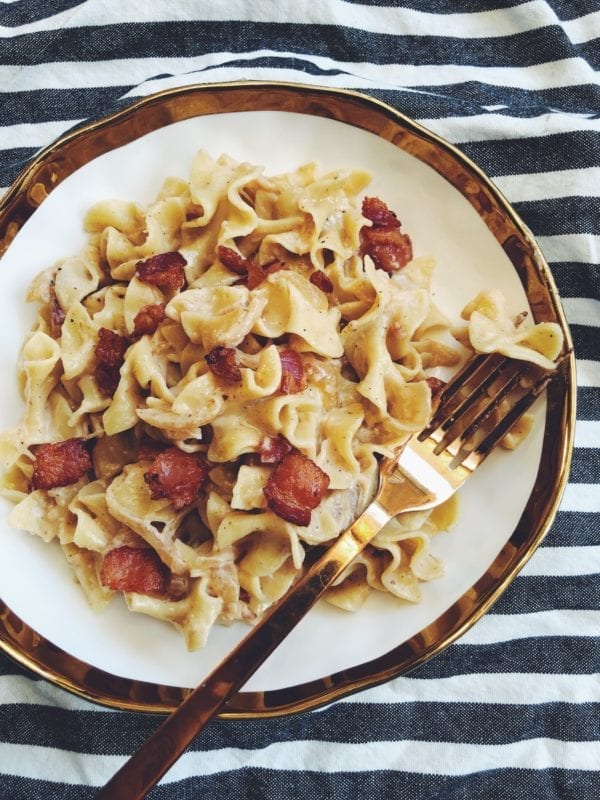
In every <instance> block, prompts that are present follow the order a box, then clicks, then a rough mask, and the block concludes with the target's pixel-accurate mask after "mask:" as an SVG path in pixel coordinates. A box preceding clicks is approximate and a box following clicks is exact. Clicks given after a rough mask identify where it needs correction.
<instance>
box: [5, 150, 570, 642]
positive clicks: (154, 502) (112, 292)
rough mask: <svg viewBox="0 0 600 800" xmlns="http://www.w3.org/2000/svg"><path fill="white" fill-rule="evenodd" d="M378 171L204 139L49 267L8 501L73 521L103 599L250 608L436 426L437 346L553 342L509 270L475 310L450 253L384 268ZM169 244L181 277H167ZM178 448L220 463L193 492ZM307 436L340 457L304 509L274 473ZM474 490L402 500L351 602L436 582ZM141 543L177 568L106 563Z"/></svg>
mask: <svg viewBox="0 0 600 800" xmlns="http://www.w3.org/2000/svg"><path fill="white" fill-rule="evenodd" d="M369 180H370V176H369V175H368V174H367V173H365V172H363V171H360V170H354V169H347V170H339V171H335V172H330V173H327V174H320V173H319V170H318V167H317V165H315V164H312V163H311V164H305V165H302V166H300V167H299V168H298V169H296V170H295V171H292V172H289V173H286V174H282V175H277V176H273V177H268V176H266V175H265V174H264V170H263V169H262V168H260V167H258V166H255V165H252V164H249V163H238V162H236V161H234V160H233V159H231V158H230V157H228V156H225V155H222V156H220V157H219V158H217V159H216V160H215V159H213V158H212V157H211V156H210V155H209V154H208V153H206V152H204V151H200V152H198V153H197V155H196V156H195V158H194V160H193V163H192V166H191V174H190V177H189V180H183V179H179V178H168V179H167V180H166V181H165V182H164V184H163V186H162V188H161V190H160V193H159V194H158V196H157V197H156V199H155V200H154V202H152V203H151V204H150V205H149V206H148V207H147V208H142V207H140V206H139V205H138V204H136V203H133V202H125V201H122V200H107V201H103V202H100V203H98V204H96V205H94V206H93V207H92V208H91V209H90V210H89V211H88V213H87V215H86V217H85V228H86V230H87V232H88V233H89V237H88V240H87V244H86V246H85V247H84V249H83V251H82V252H81V253H80V254H79V255H77V256H74V257H70V258H67V259H66V260H64V261H62V262H61V263H59V264H55V265H53V266H51V267H50V268H49V269H47V270H45V271H44V272H43V273H42V274H40V275H39V276H38V277H37V278H36V279H35V280H34V281H33V283H32V285H31V288H30V290H29V294H28V298H27V299H28V300H29V301H32V302H35V303H36V304H37V307H38V309H39V311H38V314H37V320H36V323H35V326H34V328H33V330H32V331H31V332H30V333H29V334H28V336H27V337H26V340H25V342H24V344H23V346H22V349H21V354H20V360H19V365H18V380H19V385H20V387H21V389H22V394H23V398H24V402H25V410H24V416H23V418H22V421H21V422H20V423H19V424H18V426H17V427H16V428H15V429H13V430H11V431H7V432H5V433H4V434H3V435H2V438H1V441H0V446H1V452H2V456H3V461H4V474H3V477H2V480H1V490H2V493H3V494H4V496H6V497H8V498H9V499H10V500H11V501H12V502H13V503H14V504H15V505H14V508H13V509H12V511H11V513H10V517H9V522H10V524H11V525H12V526H14V527H16V528H20V529H23V530H25V531H29V532H30V533H32V534H35V535H37V536H40V537H41V538H42V539H43V540H44V541H46V542H50V541H51V540H53V541H55V542H57V543H58V545H59V546H60V547H61V548H62V550H63V552H64V555H65V558H66V560H67V561H68V563H69V564H70V566H71V567H72V569H73V571H74V574H75V576H76V578H77V580H78V581H79V583H80V584H81V586H82V588H83V590H84V592H85V594H86V596H87V598H88V600H89V602H90V603H91V605H92V606H93V607H94V608H96V609H101V608H102V607H104V606H105V604H107V603H108V602H109V601H110V600H111V598H112V597H113V596H114V595H115V594H122V596H123V597H124V599H125V602H126V603H127V606H128V608H129V609H130V610H131V611H137V612H142V613H144V614H149V615H151V616H153V617H156V618H159V619H161V620H167V621H169V622H171V623H172V624H173V625H175V626H176V627H177V628H178V629H179V630H180V631H181V632H182V633H183V635H184V637H185V642H186V644H187V647H188V648H189V649H190V650H194V649H197V648H200V647H202V646H203V645H204V643H205V642H206V639H207V636H208V634H209V632H210V629H211V627H212V626H213V624H214V623H216V622H218V623H231V622H233V621H235V620H245V621H247V622H252V621H253V620H255V619H257V618H258V617H260V615H261V614H262V613H263V612H264V611H265V609H267V608H268V607H269V606H270V605H271V604H272V603H273V602H275V601H276V600H277V599H278V598H279V597H280V596H281V595H282V594H283V593H284V592H285V591H286V590H287V589H288V587H289V586H290V585H291V584H292V583H293V582H294V580H295V578H296V577H297V576H298V575H299V574H300V572H301V570H302V567H303V562H304V559H305V555H306V552H307V550H308V549H310V548H314V547H316V546H319V545H326V544H328V543H331V541H332V540H334V539H335V538H336V537H337V536H338V535H339V533H340V532H341V531H342V530H344V529H345V528H346V527H348V525H349V524H350V523H351V522H352V521H353V519H354V518H355V517H356V516H357V515H358V513H359V512H360V511H361V510H362V508H363V507H364V506H365V505H366V503H367V502H368V500H369V499H370V497H371V496H372V493H373V491H374V487H375V485H376V480H377V471H378V459H379V458H380V457H381V456H386V455H390V454H392V453H393V451H394V450H395V449H396V448H398V447H399V446H401V445H402V443H403V442H404V441H405V440H406V438H407V437H408V436H410V435H411V434H413V433H414V432H417V431H419V430H421V429H422V428H423V427H425V426H426V424H427V422H428V420H429V418H430V415H431V408H432V394H433V387H434V385H435V382H434V381H432V380H431V376H432V375H435V374H436V370H443V369H447V368H453V367H455V366H456V365H458V364H459V362H461V361H462V360H463V359H464V357H465V354H466V353H467V352H468V351H472V350H476V351H481V352H490V351H499V352H504V353H506V354H508V355H512V356H515V357H519V358H526V359H528V360H531V361H535V362H536V363H538V364H540V365H541V366H545V367H550V368H551V367H552V366H553V364H552V362H553V360H554V359H555V358H556V356H557V354H558V352H559V351H560V349H561V346H562V333H561V330H560V328H559V327H558V326H557V325H555V324H554V323H540V324H538V325H533V324H531V323H528V322H527V321H526V322H525V323H523V322H521V321H520V320H519V321H518V322H515V321H514V320H513V319H512V318H510V317H509V315H508V314H507V312H506V310H505V305H504V300H503V298H502V297H501V295H499V294H498V293H497V292H496V291H493V290H492V291H490V292H485V293H483V294H481V295H479V296H478V297H477V298H475V299H474V301H473V302H472V303H471V304H470V305H469V306H468V307H467V308H466V309H465V310H464V312H463V319H464V326H463V327H462V328H460V329H458V330H457V329H456V328H455V327H453V325H452V324H451V323H450V321H449V320H447V319H446V318H445V317H444V316H443V315H442V314H441V313H440V311H439V310H438V309H437V308H436V306H435V305H434V303H433V302H432V297H431V291H430V282H431V277H432V272H433V269H434V263H433V260H432V259H430V258H427V257H422V256H417V257H412V253H409V255H408V260H407V262H406V263H405V264H403V265H402V267H401V268H398V269H396V268H394V269H390V270H389V271H388V270H387V269H386V268H385V267H384V268H380V266H381V265H380V264H378V263H377V250H376V248H375V250H373V252H372V253H371V254H369V251H368V249H367V251H365V245H364V242H365V239H364V237H365V229H369V228H374V227H377V224H378V222H377V220H376V219H370V218H369V217H368V216H365V214H364V213H363V210H364V206H361V200H360V198H361V197H362V196H363V193H364V190H365V188H366V187H367V185H368V183H369ZM392 218H393V215H392V217H390V216H389V215H388V218H387V225H388V228H387V229H388V230H389V227H390V219H392ZM394 225H395V230H396V231H399V224H398V225H396V224H395V223H393V222H392V225H391V227H394ZM384 227H385V225H384ZM384 239H385V237H384ZM384 244H385V242H384ZM384 250H385V247H384ZM164 254H168V256H169V257H168V258H167V262H168V263H167V270H166V271H167V272H168V271H169V269H171V266H172V265H177V266H178V267H179V268H180V269H181V270H182V275H183V279H182V281H180V285H175V284H173V283H172V282H169V281H167V280H162V279H161V274H162V273H161V269H162V266H161V265H162V264H163V262H162V261H160V258H159V260H158V261H156V258H155V257H157V256H158V257H161V256H163V255H164ZM153 259H154V260H153ZM163 261H164V259H163ZM144 262H145V263H146V264H150V265H154V266H156V265H158V266H157V269H158V272H157V273H156V274H158V279H156V280H153V279H152V275H151V272H152V270H146V272H144V270H142V269H141V268H140V266H139V265H140V263H142V264H143V263H144ZM315 276H316V277H315ZM154 277H155V278H156V275H155V276H154ZM163 277H164V276H163ZM518 323H519V324H518ZM111 337H112V338H111ZM105 345H107V346H108V356H107V355H106V353H105V350H106V347H105ZM115 345H116V350H115ZM290 353H292V356H290ZM111 375H112V378H111ZM290 375H291V378H290ZM107 376H108V379H107ZM113 379H114V380H113ZM111 380H112V383H113V385H112V386H108V387H107V384H110V383H111ZM525 431H526V424H525V423H523V424H522V425H521V427H520V428H519V429H518V430H516V431H513V433H512V434H511V436H512V441H509V444H514V443H515V442H516V441H517V440H518V439H519V438H521V437H522V436H523V435H524V434H525ZM71 440H77V441H79V442H82V443H83V447H84V448H85V453H88V454H89V459H90V461H89V463H87V462H86V461H85V458H87V455H85V454H84V461H83V467H82V474H78V473H74V476H73V475H72V476H71V477H70V478H65V479H64V480H61V478H60V476H59V478H58V479H54V477H53V476H51V477H50V478H48V477H47V476H46V477H45V478H44V480H42V479H40V478H39V476H37V475H36V461H37V460H39V464H38V469H39V470H42V468H43V463H42V461H43V459H42V455H43V454H44V450H43V448H45V447H47V445H49V444H52V443H54V444H56V443H61V442H68V441H71ZM281 445H283V450H281V452H279V450H278V448H279V447H280V446H281ZM172 448H176V449H177V450H178V451H180V452H181V453H182V454H186V455H187V456H189V457H190V458H191V459H192V461H190V463H192V462H193V463H195V464H197V465H199V467H198V469H199V470H200V473H199V475H200V477H199V481H200V488H199V489H198V490H197V491H196V489H193V490H192V494H191V496H189V497H188V496H187V495H185V493H184V497H183V499H182V497H181V496H179V495H173V494H170V493H169V491H168V490H167V489H166V488H165V487H164V486H162V484H161V483H160V480H161V479H160V476H159V477H156V476H157V475H158V473H159V472H160V469H159V467H160V464H161V463H162V465H163V466H164V463H165V462H160V454H161V453H163V457H164V453H165V452H172ZM273 448H274V451H275V452H273ZM48 452H49V453H50V455H52V452H53V451H48ZM82 452H83V451H82ZM79 455H81V452H80V453H79ZM290 455H292V456H295V457H296V458H297V459H301V461H299V462H298V463H301V464H308V462H310V469H311V470H313V472H312V473H310V474H311V475H312V474H318V476H319V477H320V479H322V480H321V486H322V491H321V492H320V495H319V496H318V497H317V498H316V500H312V501H311V505H310V507H309V508H308V509H306V508H304V509H302V514H303V515H304V517H305V518H304V519H301V520H298V519H296V516H295V515H294V514H290V513H288V511H286V508H287V506H286V503H285V502H284V501H283V500H281V503H279V504H278V503H277V502H275V501H272V500H271V498H272V495H273V492H271V494H270V493H269V491H268V490H267V487H269V486H271V484H273V483H275V484H276V483H277V481H276V480H275V479H274V478H273V477H272V476H273V474H274V473H275V471H276V470H279V469H280V468H281V466H282V463H284V462H285V460H286V458H288V457H289V456H290ZM157 457H158V458H159V462H157V461H156V459H157ZM196 457H197V459H198V460H197V461H194V458H196ZM67 462H68V463H66V464H62V466H61V464H60V463H59V465H58V466H59V467H60V468H61V469H62V468H65V469H67V471H69V470H70V469H71V467H72V464H71V463H70V462H71V458H70V457H69V458H67ZM290 463H291V462H290ZM50 464H51V467H52V465H53V469H54V472H55V471H56V469H57V464H56V463H54V462H53V461H52V459H50ZM157 465H158V466H157ZM53 469H52V468H51V469H50V472H51V473H53ZM317 470H318V472H316V471H317ZM59 471H60V469H59ZM293 477H294V479H295V476H293ZM67 480H69V481H71V482H68V483H66V482H65V481H67ZM299 480H300V478H299ZM153 481H154V483H153ZM309 482H310V480H309ZM284 483H285V481H284ZM275 489H279V490H282V491H283V493H284V494H285V489H286V487H285V485H284V486H283V489H282V487H281V486H277V485H276V486H275ZM277 497H278V496H277ZM292 502H293V498H292ZM282 504H283V505H282ZM282 508H283V511H282ZM455 514H456V509H455V502H454V501H451V502H450V503H448V504H446V505H445V506H442V507H440V508H437V509H434V510H433V511H423V512H414V513H407V514H403V515H400V516H399V517H397V518H396V519H394V520H392V521H391V522H390V523H389V524H388V525H386V526H385V528H384V529H383V530H382V531H381V532H380V533H379V534H378V535H377V536H376V537H375V539H374V540H373V542H372V544H371V545H369V546H368V547H367V548H366V550H365V551H364V553H363V554H362V555H360V556H359V557H358V558H357V559H356V560H355V561H354V562H353V563H352V565H351V566H350V567H348V568H347V569H346V570H345V572H344V573H343V574H342V575H341V576H340V578H339V580H338V581H337V585H336V586H334V587H333V588H332V589H330V590H329V591H328V593H327V596H326V597H327V599H328V600H329V601H330V602H332V603H334V604H336V605H338V606H340V607H341V608H343V609H347V610H356V609H358V607H359V606H360V605H361V604H362V603H363V601H364V600H365V598H366V596H367V595H368V593H369V592H371V591H372V590H378V591H381V592H387V593H390V594H392V595H395V596H396V597H398V598H401V599H402V600H408V601H413V602H416V601H418V600H419V599H420V584H421V582H422V581H429V580H431V579H433V578H436V577H437V576H439V575H440V574H441V572H442V565H441V563H440V562H439V560H438V559H437V558H436V557H434V555H433V554H432V553H431V550H430V539H431V537H432V535H434V534H436V533H437V532H438V531H442V530H447V529H448V527H449V526H450V525H451V524H452V522H453V520H454V518H455ZM132 552H133V553H134V556H135V554H136V553H138V552H141V553H143V554H152V557H153V558H154V559H155V562H158V564H159V566H158V573H159V576H160V580H159V581H158V582H157V583H152V582H150V583H149V584H147V583H145V582H144V580H141V583H140V582H139V580H138V579H139V578H140V575H139V574H138V573H139V572H141V573H146V572H147V571H148V570H150V571H152V570H154V572H156V569H157V565H156V563H155V562H151V560H150V561H148V560H145V561H140V562H138V561H135V559H134V560H133V561H127V559H125V556H123V559H124V560H120V558H116V557H115V559H113V560H114V564H112V568H109V567H110V555H109V554H111V553H113V554H117V553H119V554H123V553H126V554H128V555H129V556H131V553H132ZM115 569H116V572H117V573H118V574H117V575H116V577H115ZM142 578H143V576H142ZM115 587H117V588H115ZM140 587H141V588H140Z"/></svg>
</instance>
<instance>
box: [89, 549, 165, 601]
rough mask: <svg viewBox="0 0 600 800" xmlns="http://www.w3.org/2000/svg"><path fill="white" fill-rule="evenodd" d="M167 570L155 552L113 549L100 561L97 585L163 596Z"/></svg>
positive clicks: (116, 589) (121, 590) (122, 590)
mask: <svg viewBox="0 0 600 800" xmlns="http://www.w3.org/2000/svg"><path fill="white" fill-rule="evenodd" d="M168 579H169V570H168V568H167V567H166V566H165V565H164V564H163V563H162V561H161V560H160V558H159V557H158V555H157V553H156V552H155V551H154V550H150V549H149V548H142V547H128V546H127V545H124V546H123V547H115V548H114V549H113V550H109V551H108V553H106V555H105V556H104V558H103V559H102V565H101V567H100V582H101V583H102V585H103V586H108V588H109V589H114V590H115V591H120V592H137V593H138V594H165V592H166V588H167V583H168Z"/></svg>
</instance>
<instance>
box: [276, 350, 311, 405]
mask: <svg viewBox="0 0 600 800" xmlns="http://www.w3.org/2000/svg"><path fill="white" fill-rule="evenodd" d="M279 358H280V359H281V383H280V384H279V391H280V392H281V393H282V394H296V393H297V392H302V391H303V390H304V389H306V375H305V374H304V364H303V362H302V356H301V355H300V353H297V352H296V351H295V350H280V351H279Z"/></svg>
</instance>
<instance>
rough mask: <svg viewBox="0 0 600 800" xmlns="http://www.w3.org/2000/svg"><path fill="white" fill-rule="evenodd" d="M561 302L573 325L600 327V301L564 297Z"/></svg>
mask: <svg viewBox="0 0 600 800" xmlns="http://www.w3.org/2000/svg"><path fill="white" fill-rule="evenodd" d="M561 302H562V306H563V308H564V311H565V314H566V315H567V319H568V321H569V322H570V323H571V324H572V325H596V326H597V325H600V300H596V299H595V298H592V297H563V298H562V300H561ZM599 355H600V354H599Z"/></svg>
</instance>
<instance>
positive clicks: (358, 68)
mask: <svg viewBox="0 0 600 800" xmlns="http://www.w3.org/2000/svg"><path fill="white" fill-rule="evenodd" d="M598 36H600V4H599V3H598V2H597V1H596V0H530V2H521V1H520V0H490V2H487V3H486V2H481V0H463V2H457V1H454V0H422V1H421V2H419V1H418V0H404V2H395V1H394V0H388V1H387V2H385V1H384V2H382V1H381V0H363V2H358V1H357V0H323V1H322V2H314V0H295V1H294V0H278V1H277V2H275V1H274V0H257V1H256V2H252V1H249V2H244V1H243V0H220V2H215V3H213V2H210V0H206V1H205V0H173V1H172V2H156V3H150V2H147V0H135V1H133V2H118V0H87V2H77V1H76V0H30V1H29V2H28V1H26V0H3V1H2V2H0V187H4V188H6V187H8V186H9V185H10V183H11V181H12V180H13V179H14V177H15V176H16V175H17V173H18V172H19V170H20V169H21V168H22V167H23V166H24V165H25V164H26V163H27V160H28V159H29V158H31V157H32V156H33V155H34V154H35V153H36V152H37V150H38V149H39V148H41V147H43V146H45V145H47V144H49V143H50V142H51V141H52V140H53V139H55V138H56V137H57V136H58V135H60V134H61V133H62V132H64V131H65V130H67V129H69V128H71V127H73V126H74V125H76V124H78V123H79V122H81V121H84V120H86V119H92V118H96V117H100V116H102V115H105V114H107V113H109V112H110V111H113V110H114V109H115V108H118V107H120V106H122V105H124V104H125V103H127V102H130V101H131V100H132V99H134V98H137V97H140V96H142V95H145V94H148V93H151V92H154V91H157V90H159V89H163V88H166V87H171V86H179V85H185V84H188V83H198V82H209V81H210V82H213V81H223V80H232V79H236V80H237V79H253V78H254V79H267V80H271V79H275V80H286V81H301V82H304V83H314V84H320V85H324V86H334V87H346V88H351V89H358V90H360V91H364V92H366V93H368V94H371V95H373V96H375V97H377V98H380V99H382V100H384V101H386V102H388V103H390V104H391V105H392V106H394V107H395V108H397V109H399V110H400V111H402V112H404V113H405V114H407V115H409V116H411V117H413V118H414V119H416V120H418V121H420V122H421V123H423V124H424V125H426V126H427V127H428V128H430V129H432V130H433V131H435V132H437V133H439V134H441V135H442V136H443V137H445V138H446V139H448V140H450V141H451V142H453V143H455V144H457V145H458V146H459V147H460V148H461V149H462V150H463V152H465V153H466V154H467V155H468V156H469V157H471V158H472V159H473V160H474V161H476V162H477V163H478V164H479V165H480V166H481V167H482V168H483V169H484V170H485V171H486V172H487V173H488V174H489V175H490V176H491V177H492V178H493V179H494V181H495V182H496V183H497V185H498V186H499V187H500V189H501V190H502V191H503V192H504V193H505V194H506V195H507V197H508V198H509V200H510V201H511V202H512V203H513V204H514V206H515V208H516V209H517V211H518V212H519V213H520V214H521V216H522V217H523V219H524V220H525V222H526V223H527V224H528V225H529V226H530V227H531V229H532V230H533V232H534V234H535V235H536V237H537V239H538V242H539V244H540V245H541V247H542V249H543V251H544V253H545V255H546V257H547V259H548V261H549V263H550V266H551V269H552V272H553V274H554V277H555V279H556V282H557V284H558V288H559V291H560V294H561V296H562V301H563V306H564V309H565V312H566V315H567V318H568V321H569V323H570V326H571V330H572V333H573V337H574V342H575V354H576V359H577V374H578V397H577V401H578V410H577V417H578V419H577V427H576V436H575V451H574V456H573V462H572V470H571V474H570V479H569V483H568V486H567V488H566V491H565V494H564V496H563V499H562V502H561V505H560V509H559V511H558V514H557V516H556V519H555V521H554V524H553V525H552V527H551V529H550V531H549V533H548V535H547V537H546V539H545V540H544V542H543V544H542V546H541V547H540V548H539V550H538V551H537V552H536V554H535V555H534V557H533V558H532V559H531V560H530V562H529V563H528V564H527V566H526V567H525V569H524V570H523V571H522V573H521V574H520V575H519V576H518V577H517V579H516V580H515V581H514V582H513V584H512V585H511V586H510V587H509V589H508V590H507V591H506V593H505V594H504V595H503V597H502V598H501V600H500V601H499V602H498V603H497V604H496V605H495V606H494V607H493V608H492V610H491V611H490V613H489V614H487V615H486V616H485V617H484V618H483V619H482V620H481V621H480V622H479V623H477V624H476V625H475V626H474V627H473V628H472V629H471V630H470V631H469V633H468V634H467V635H465V636H464V637H463V638H462V639H460V640H459V641H458V642H457V643H455V644H454V645H452V646H451V647H449V648H448V649H446V650H445V651H444V652H442V653H441V654H440V655H438V656H437V657H435V658H434V659H432V660H431V661H429V662H427V663H425V664H424V665H422V666H421V667H419V668H418V669H415V670H414V671H412V672H411V673H409V674H407V675H405V676H402V677H400V678H397V679H395V680H393V681H391V682H389V683H387V684H385V685H382V686H380V687H376V688H372V689H369V690H367V691H363V692H361V693H358V694H355V695H353V696H351V697H348V698H346V699H344V700H342V701H338V702H335V703H333V704H331V705H329V706H328V707H326V708H324V709H321V710H317V711H311V712H306V713H303V714H300V715H296V716H291V717H287V718H274V719H266V720H238V721H231V720H229V721H227V720H216V721H214V722H213V723H212V724H211V725H210V726H209V727H208V728H207V729H206V730H205V731H204V732H203V734H202V735H201V737H199V738H198V739H197V740H196V741H195V742H194V744H193V746H192V747H191V748H190V750H189V752H188V753H186V755H185V756H184V757H183V758H182V759H181V760H180V761H179V762H178V763H177V764H176V765H175V767H174V768H173V769H172V770H171V771H170V772H169V773H168V774H167V775H166V776H165V777H164V779H163V780H162V782H161V783H160V785H159V786H158V787H156V788H155V789H154V790H153V791H152V793H151V797H153V798H156V800H160V798H182V799H183V798H192V797H219V798H253V799H254V798H257V799H258V798H269V799H271V798H277V799H278V800H282V799H283V800H287V799H288V798H289V800H292V798H294V799H295V798H307V800H325V799H326V798H358V797H360V798H366V800H376V798H382V799H383V798H386V800H389V799H390V798H396V797H402V798H407V800H411V799H412V798H469V800H471V798H472V799H473V800H474V799H475V798H486V799H487V798H494V797H504V798H523V797H527V798H530V800H534V799H537V798H539V799H540V800H542V799H543V800H565V799H570V798H573V800H575V798H577V800H592V798H597V797H599V796H600V674H599V673H600V581H599V572H600V513H599V512H600V492H599V491H598V486H597V484H598V483H599V482H600V460H599V449H598V448H599V447H600V422H599V419H600V361H599V349H600V347H599V346H600V339H599V332H600V266H599V261H600V203H599V199H598V195H599V194H600V192H599V190H598V186H599V185H600V120H599V117H600V86H599V81H598V73H597V69H598V66H599V65H600V46H599V41H598ZM1 192H2V189H0V193H1ZM0 557H1V555H0ZM0 591H1V587H0ZM157 722H158V720H157V718H156V717H154V716H151V715H143V714H136V713H131V712H120V711H115V710H109V709H106V708H103V707H99V706H97V705H94V704H92V703H89V702H87V701H85V700H82V699H79V698H77V697H75V696H72V695H70V694H68V693H66V692H64V691H62V690H61V689H59V688H57V687H55V686H53V685H51V684H49V683H47V682H45V681H43V680H41V679H39V678H37V677H35V676H32V675H31V674H29V673H27V672H26V671H24V670H23V669H21V668H20V667H18V666H17V665H16V664H15V663H13V662H12V661H11V660H10V659H9V658H8V657H6V656H4V655H0V798H2V799H3V800H4V798H6V800H33V799H34V798H44V800H51V798H56V799H57V800H69V799H70V798H88V797H92V796H93V794H94V787H97V786H99V785H101V784H102V783H103V782H104V781H106V780H107V779H108V777H109V776H110V775H112V774H113V773H114V772H115V771H116V769H117V768H118V766H119V765H120V764H121V763H122V762H123V761H124V759H125V757H126V756H127V755H128V754H130V753H132V752H133V750H134V749H135V748H136V747H138V746H139V745H140V744H141V743H142V742H143V740H144V739H145V738H146V737H147V736H148V735H149V734H150V732H151V731H153V730H154V729H155V727H156V725H157Z"/></svg>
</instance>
